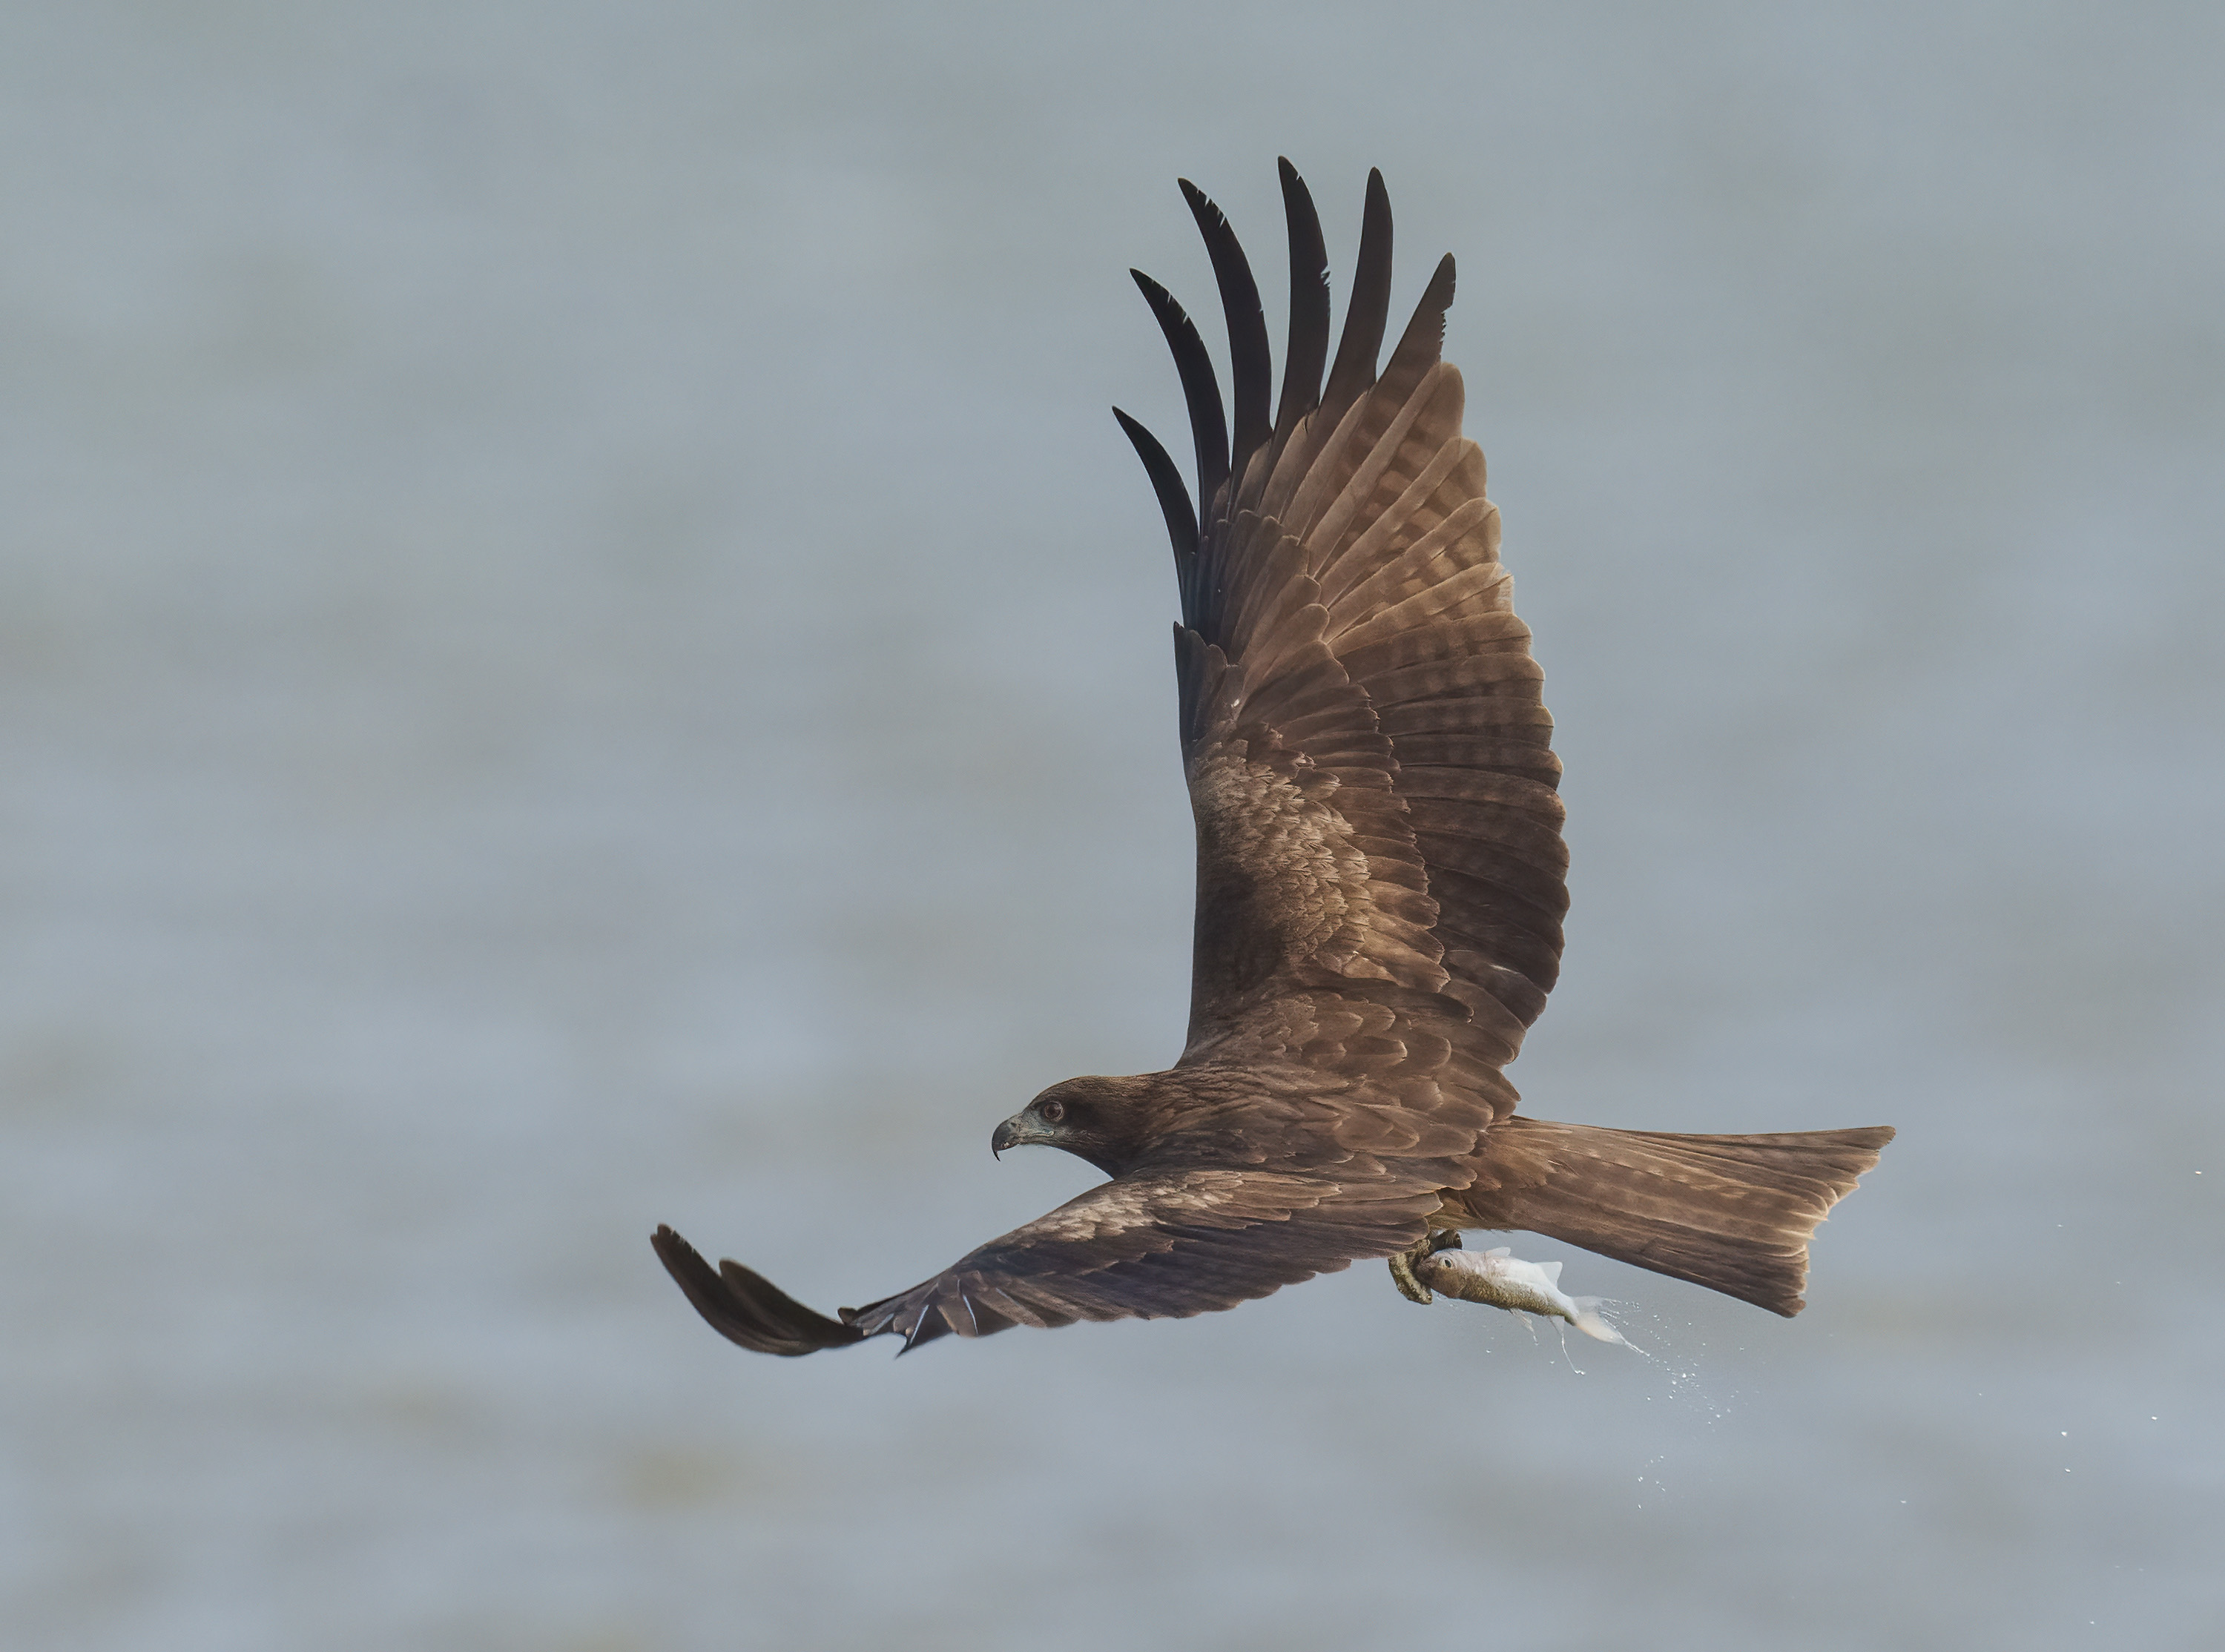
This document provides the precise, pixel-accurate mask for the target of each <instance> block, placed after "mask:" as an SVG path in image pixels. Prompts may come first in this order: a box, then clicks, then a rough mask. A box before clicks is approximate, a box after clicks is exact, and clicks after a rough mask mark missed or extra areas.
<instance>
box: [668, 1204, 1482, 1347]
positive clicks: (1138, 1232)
mask: <svg viewBox="0 0 2225 1652" xmlns="http://www.w3.org/2000/svg"><path fill="white" fill-rule="evenodd" d="M1437 1202H1438V1196H1437V1193H1436V1190H1435V1189H1434V1188H1425V1187H1417V1186H1402V1185H1393V1184H1390V1183H1386V1182H1384V1181H1381V1180H1375V1179H1372V1178H1368V1179H1361V1180H1353V1181H1345V1180H1338V1179H1336V1178H1334V1177H1328V1176H1320V1175H1304V1174H1277V1173H1272V1172H1262V1171H1256V1170H1252V1171H1239V1170H1233V1169H1217V1168H1195V1167H1192V1168H1186V1169H1160V1170H1147V1171H1141V1172H1137V1173H1134V1174H1129V1175H1125V1176H1122V1177H1120V1178H1119V1180H1114V1181H1108V1182H1106V1183H1104V1184H1103V1185H1102V1186H1100V1187H1093V1188H1091V1189H1090V1190H1089V1191H1088V1192H1087V1193H1083V1194H1082V1195H1081V1197H1080V1198H1078V1199H1069V1200H1068V1202H1067V1203H1065V1204H1063V1205H1062V1206H1059V1207H1058V1208H1057V1209H1056V1210H1055V1211H1053V1212H1050V1213H1049V1215H1047V1216H1040V1217H1037V1218H1036V1219H1035V1220H1034V1221H1032V1222H1030V1223H1029V1224H1027V1225H1025V1226H1024V1227H1019V1228H1015V1229H1014V1230H1013V1231H1011V1232H1010V1233H1007V1234H1005V1236H1004V1237H1002V1238H1000V1239H992V1240H991V1241H990V1242H989V1243H988V1244H985V1245H983V1246H981V1247H980V1248H979V1250H974V1251H973V1253H972V1254H970V1255H968V1256H965V1257H963V1258H961V1259H960V1261H958V1262H956V1263H954V1264H952V1265H951V1266H950V1267H948V1268H947V1269H944V1270H943V1271H942V1272H941V1273H939V1274H937V1275H935V1277H934V1278H932V1279H930V1280H928V1281H927V1282H925V1283H923V1284H919V1285H915V1286H914V1287H912V1288H911V1289H910V1290H908V1291H905V1292H903V1293H902V1294H898V1295H896V1296H890V1297H884V1299H882V1300H881V1301H878V1302H872V1303H869V1304H868V1305H866V1306H865V1307H861V1308H844V1309H843V1310H842V1311H841V1317H840V1319H835V1320H830V1319H828V1318H827V1317H826V1316H825V1315H824V1314H821V1313H815V1312H813V1311H812V1310H811V1309H810V1308H808V1307H804V1306H803V1305H802V1303H801V1302H798V1301H796V1300H795V1299H794V1298H792V1297H790V1296H789V1295H788V1294H785V1293H784V1292H783V1291H782V1290H780V1289H779V1288H777V1286H775V1285H774V1284H772V1282H770V1281H769V1280H767V1279H765V1278H764V1277H763V1276H762V1275H758V1274H756V1273H753V1272H751V1270H750V1269H747V1268H745V1267H743V1266H742V1265H741V1264H740V1263H735V1262H726V1263H720V1264H719V1270H718V1271H717V1272H715V1273H714V1272H713V1271H712V1269H711V1266H710V1264H709V1263H707V1262H705V1261H704V1260H703V1258H702V1256H700V1255H699V1254H698V1253H697V1252H696V1250H694V1247H693V1246H691V1245H689V1244H688V1242H687V1241H686V1240H685V1239H683V1238H681V1237H680V1236H679V1235H678V1234H676V1233H675V1232H674V1231H672V1230H671V1229H670V1228H669V1227H667V1228H659V1229H658V1230H657V1231H656V1238H655V1240H654V1243H655V1244H656V1252H657V1255H658V1256H661V1257H662V1258H663V1261H664V1265H665V1267H666V1268H667V1269H669V1271H670V1273H671V1275H672V1276H673V1278H674V1279H675V1280H676V1281H677V1282H679V1285H680V1288H681V1290H683V1291H685V1292H686V1293H687V1294H688V1300H689V1301H692V1302H694V1304H695V1307H696V1309H697V1311H698V1312H700V1313H701V1314H702V1315H703V1317H704V1318H705V1319H706V1320H709V1321H710V1322H711V1324H712V1325H713V1326H714V1327H715V1328H716V1329H717V1330H718V1331H719V1332H720V1333H721V1334H723V1335H725V1336H726V1337H727V1338H729V1339H731V1340H732V1341H735V1342H738V1343H739V1344H740V1345H742V1346H743V1347H745V1348H749V1349H753V1350H755V1351H757V1352H759V1353H768V1354H790V1355H793V1354H808V1353H814V1352H816V1351H818V1350H820V1349H821V1348H834V1347H841V1346H844V1345H847V1344H850V1343H854V1342H862V1341H864V1340H865V1339H866V1338H868V1337H878V1336H897V1337H902V1338H903V1342H904V1346H905V1347H906V1348H907V1349H910V1348H912V1347H914V1346H916V1345H918V1344H920V1343H922V1342H932V1341H934V1340H935V1339H936V1338H938V1337H944V1336H948V1335H950V1334H951V1333H952V1332H956V1333H957V1334H958V1335H960V1336H962V1337H986V1336H989V1335H991V1334H992V1333H993V1332H998V1331H1004V1330H1008V1329H1010V1328H1011V1326H1016V1325H1030V1326H1061V1325H1072V1324H1073V1323H1074V1321H1075V1320H1125V1319H1141V1320H1157V1319H1186V1318H1188V1317H1189V1315H1191V1314H1194V1313H1213V1312H1214V1311H1216V1310H1219V1309H1221V1308H1230V1307H1235V1306H1236V1305H1237V1304H1238V1303H1239V1302H1246V1301H1251V1300H1252V1299H1253V1298H1255V1297H1260V1296H1265V1295H1268V1294H1271V1293H1272V1292H1274V1291H1277V1290H1279V1289H1281V1288H1283V1287H1284V1286H1285V1285H1291V1284H1296V1282H1298V1281H1300V1280H1302V1279H1310V1278H1311V1277H1312V1276H1313V1275H1315V1274H1324V1273H1334V1272H1335V1271H1336V1270H1338V1269H1341V1268H1343V1267H1345V1266H1346V1265H1347V1263H1349V1262H1350V1261H1351V1260H1352V1258H1353V1257H1354V1256H1384V1255H1387V1254H1388V1253H1389V1252H1391V1251H1392V1250H1398V1249H1400V1248H1401V1247H1403V1246H1404V1245H1406V1244H1410V1243H1411V1242H1412V1241H1413V1239H1414V1238H1415V1237H1416V1236H1417V1235H1418V1234H1419V1233H1420V1231H1422V1228H1423V1224H1424V1222H1425V1220H1426V1218H1427V1217H1428V1215H1429V1212H1431V1211H1433V1210H1435V1209H1436V1206H1437Z"/></svg>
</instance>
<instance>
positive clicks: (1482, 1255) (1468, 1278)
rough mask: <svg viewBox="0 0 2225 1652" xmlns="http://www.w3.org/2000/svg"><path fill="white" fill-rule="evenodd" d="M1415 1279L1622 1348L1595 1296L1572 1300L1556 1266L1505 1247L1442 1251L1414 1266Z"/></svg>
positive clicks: (1436, 1288)
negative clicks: (1527, 1258) (1563, 1322)
mask: <svg viewBox="0 0 2225 1652" xmlns="http://www.w3.org/2000/svg"><path fill="white" fill-rule="evenodd" d="M1412 1266H1413V1269H1414V1276H1415V1277H1416V1278H1417V1279H1418V1280H1420V1281H1421V1282H1422V1283H1423V1284H1424V1285H1426V1286H1428V1287H1429V1288H1430V1289H1431V1290H1433V1291H1442V1292H1443V1293H1444V1294H1446V1295H1447V1296H1457V1297H1459V1298H1460V1300H1461V1301H1463V1302H1485V1303H1488V1304H1489V1305H1490V1306H1491V1307H1503V1308H1507V1309H1509V1310H1511V1311H1512V1312H1514V1313H1542V1314H1544V1316H1545V1317H1546V1318H1548V1319H1553V1320H1567V1321H1568V1322H1569V1324H1570V1325H1572V1326H1575V1327H1576V1329H1577V1330H1579V1331H1581V1332H1583V1333H1584V1334H1585V1335H1586V1336H1588V1337H1596V1338H1598V1339H1600V1340H1601V1342H1621V1341H1622V1339H1623V1338H1622V1332H1620V1331H1618V1330H1616V1329H1615V1328H1614V1327H1613V1326H1611V1325H1609V1324H1608V1323H1607V1320H1605V1319H1603V1318H1601V1314H1600V1311H1599V1307H1600V1299H1599V1298H1598V1297H1596V1296H1570V1295H1569V1294H1568V1293H1567V1292H1565V1291H1563V1289H1562V1288H1561V1264H1560V1263H1557V1262H1525V1261H1523V1260H1522V1258H1521V1257H1519V1256H1515V1255H1514V1254H1513V1253H1512V1251H1511V1250H1509V1249H1508V1248H1507V1247H1506V1245H1503V1244H1502V1245H1500V1246H1499V1248H1498V1249H1497V1250H1484V1251H1480V1252H1479V1251H1474V1250H1440V1251H1438V1252H1437V1253H1436V1255H1435V1256H1423V1257H1420V1258H1418V1259H1417V1260H1416V1261H1415V1262H1414V1263H1413V1264H1412Z"/></svg>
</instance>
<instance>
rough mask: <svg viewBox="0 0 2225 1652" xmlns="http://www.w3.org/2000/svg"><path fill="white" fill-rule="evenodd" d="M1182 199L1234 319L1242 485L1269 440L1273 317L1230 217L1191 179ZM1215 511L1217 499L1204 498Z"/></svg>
mask: <svg viewBox="0 0 2225 1652" xmlns="http://www.w3.org/2000/svg"><path fill="white" fill-rule="evenodd" d="M1179 181H1180V182H1181V184H1182V199H1184V200H1186V201H1188V202H1189V211H1190V216H1191V217H1192V218H1195V219H1196V220H1197V229H1198V233H1199V234H1200V235H1201V236H1203V237H1205V250H1206V251H1207V253H1208V255H1209V256H1211V257H1212V259H1213V278H1214V282H1216V283H1217V284H1218V285H1219V287H1220V308H1221V313H1223V314H1224V315H1226V316H1227V319H1228V377H1229V388H1230V391H1231V394H1232V396H1233V399H1234V402H1235V409H1234V416H1233V421H1232V423H1231V427H1230V431H1229V442H1228V464H1229V471H1230V473H1231V474H1232V475H1233V476H1234V477H1235V478H1236V480H1237V483H1238V484H1239V486H1240V485H1241V484H1242V483H1243V480H1244V466H1245V465H1246V463H1247V462H1248V461H1249V460H1250V459H1251V457H1252V454H1254V453H1258V451H1259V449H1260V448H1262V447H1264V446H1266V443H1267V434H1268V431H1267V402H1268V398H1269V396H1271V394H1272V392H1273V389H1274V382H1275V364H1274V358H1273V357H1272V356H1271V354H1270V353H1269V351H1268V348H1267V317H1266V313H1265V311H1264V310H1262V309H1261V308H1260V307H1259V283H1258V282H1256V281H1254V280H1253V279H1252V265H1251V263H1250V261H1249V260H1248V259H1246V257H1245V256H1244V249H1243V247H1242V246H1241V245H1239V244H1238V242H1237V239H1236V231H1234V230H1233V229H1232V228H1230V227H1229V224H1228V219H1227V216H1226V215H1225V214H1224V213H1223V212H1221V210H1220V208H1219V207H1218V206H1214V204H1213V201H1212V199H1210V198H1209V197H1208V195H1207V194H1206V193H1205V192H1204V191H1203V190H1201V189H1200V188H1199V187H1197V186H1196V185H1195V184H1194V183H1192V182H1190V180H1189V179H1187V178H1184V179H1182V180H1179ZM1198 505H1199V509H1200V510H1201V511H1202V512H1204V513H1205V514H1207V515H1208V516H1209V515H1210V514H1211V512H1212V510H1213V500H1212V498H1211V497H1209V496H1208V497H1206V498H1203V499H1201V500H1199V502H1198Z"/></svg>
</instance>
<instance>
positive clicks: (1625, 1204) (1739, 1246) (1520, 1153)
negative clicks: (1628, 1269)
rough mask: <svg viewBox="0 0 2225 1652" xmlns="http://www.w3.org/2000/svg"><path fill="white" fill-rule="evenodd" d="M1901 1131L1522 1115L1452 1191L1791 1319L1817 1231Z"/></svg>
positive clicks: (1491, 1138)
mask: <svg viewBox="0 0 2225 1652" xmlns="http://www.w3.org/2000/svg"><path fill="white" fill-rule="evenodd" d="M1891 1140H1892V1130H1889V1129H1886V1128H1885V1127H1883V1126H1879V1127H1875V1128H1872V1129H1867V1130H1802V1131H1796V1132H1791V1133H1786V1134H1782V1135H1775V1136H1678V1135H1670V1134H1669V1133H1667V1132H1665V1131H1661V1130H1607V1129H1604V1128H1601V1127H1600V1126H1597V1125H1591V1124H1556V1123H1551V1122H1550V1121H1549V1120H1546V1119H1542V1118H1523V1117H1512V1118H1505V1119H1501V1120H1500V1121H1499V1123H1497V1124H1494V1125H1493V1126H1492V1128H1491V1130H1490V1131H1489V1132H1488V1133H1487V1135H1486V1136H1485V1137H1484V1140H1483V1144H1482V1146H1481V1148H1480V1149H1479V1150H1478V1153H1477V1157H1476V1161H1475V1168H1476V1172H1477V1174H1476V1180H1475V1181H1474V1184H1473V1185H1472V1186H1471V1187H1468V1188H1467V1189H1466V1190H1464V1191H1463V1192H1461V1193H1454V1194H1448V1196H1447V1199H1448V1204H1451V1205H1453V1206H1455V1208H1456V1209H1458V1210H1459V1211H1460V1212H1461V1216H1462V1218H1463V1219H1462V1222H1461V1225H1463V1226H1471V1225H1472V1226H1475V1227H1485V1228H1522V1229H1525V1230H1527V1231H1530V1232H1532V1233H1543V1234H1545V1235H1546V1236H1548V1237H1551V1238H1556V1239H1560V1240H1563V1241H1564V1242H1565V1243H1567V1244H1576V1245H1582V1247H1583V1248H1584V1249H1585V1250H1594V1251H1597V1252H1598V1253H1599V1254H1600V1255H1601V1256H1612V1257H1613V1258H1614V1259H1615V1260H1616V1261H1618V1262H1627V1263H1632V1264H1633V1265H1635V1266H1637V1267H1640V1268H1650V1269H1652V1270H1653V1271H1654V1272H1656V1273H1661V1274H1667V1275H1670V1277H1671V1278H1672V1279H1683V1280H1689V1281H1690V1282H1692V1283H1693V1284H1696V1285H1704V1286H1706V1287H1707V1288H1708V1289H1710V1290H1717V1291H1721V1292H1722V1293H1723V1294H1725V1295H1727V1296H1735V1297H1737V1298H1739V1299H1740V1301H1747V1302H1752V1303H1754V1304H1756V1305H1757V1306H1759V1307H1765V1308H1767V1309H1769V1310H1770V1311H1771V1312H1772V1313H1782V1314H1784V1316H1786V1317H1787V1318H1788V1319H1789V1318H1791V1316H1792V1315H1793V1314H1795V1313H1798V1312H1799V1311H1800V1310H1801V1309H1802V1308H1803V1307H1805V1306H1806V1305H1807V1302H1806V1298H1805V1297H1804V1296H1803V1294H1802V1293H1803V1291H1804V1290H1805V1289H1806V1288H1807V1284H1808V1238H1809V1236H1810V1234H1811V1233H1813V1232H1814V1231H1815V1230H1816V1224H1817V1223H1819V1222H1821V1221H1822V1219H1823V1216H1824V1212H1827V1211H1829V1209H1830V1208H1831V1206H1833V1205H1835V1204H1836V1203H1837V1202H1838V1201H1839V1200H1840V1199H1843V1198H1845V1197H1846V1196H1847V1195H1848V1193H1852V1192H1853V1191H1854V1184H1855V1181H1856V1180H1857V1179H1858V1178H1859V1177H1861V1175H1862V1174H1863V1173H1864V1172H1865V1171H1867V1170H1868V1169H1869V1168H1871V1167H1872V1166H1873V1165H1874V1164H1875V1163H1876V1162H1877V1161H1878V1155H1879V1153H1880V1151H1881V1150H1883V1149H1884V1147H1885V1144H1886V1142H1890V1141H1891ZM1580 1328H1582V1327H1580ZM1594 1334H1596V1333H1594Z"/></svg>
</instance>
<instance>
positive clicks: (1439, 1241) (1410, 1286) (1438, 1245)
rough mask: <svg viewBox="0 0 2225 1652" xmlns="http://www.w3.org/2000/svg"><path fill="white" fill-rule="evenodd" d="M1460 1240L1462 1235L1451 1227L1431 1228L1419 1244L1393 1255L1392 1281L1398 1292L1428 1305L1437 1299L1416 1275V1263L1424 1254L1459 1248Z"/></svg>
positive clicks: (1407, 1298) (1411, 1299)
mask: <svg viewBox="0 0 2225 1652" xmlns="http://www.w3.org/2000/svg"><path fill="white" fill-rule="evenodd" d="M1460 1242H1461V1241H1460V1235H1459V1234H1458V1233H1457V1232H1455V1231H1453V1230H1452V1229H1450V1228H1431V1229H1430V1230H1429V1232H1428V1233H1426V1234H1424V1235H1423V1237H1422V1239H1421V1241H1420V1242H1419V1243H1418V1244H1414V1245H1412V1246H1410V1248H1408V1249H1407V1250H1401V1251H1399V1252H1398V1254H1397V1255H1396V1256H1392V1257H1391V1259H1390V1262H1391V1283H1392V1284H1394V1285H1396V1286H1397V1287H1398V1294H1399V1295H1401V1296H1403V1297H1404V1298H1405V1299H1406V1300H1407V1301H1410V1302H1421V1303H1423V1304H1425V1305H1426V1304H1428V1303H1430V1302H1434V1301H1436V1300H1437V1299H1436V1294H1435V1293H1434V1292H1432V1291H1431V1290H1430V1289H1429V1287H1428V1286H1427V1285H1424V1284H1423V1282H1421V1281H1420V1280H1418V1279H1417V1278H1415V1277H1414V1264H1415V1263H1417V1262H1419V1261H1420V1260H1421V1259H1422V1258H1423V1256H1436V1254H1437V1252H1438V1251H1440V1250H1459V1249H1460Z"/></svg>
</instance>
